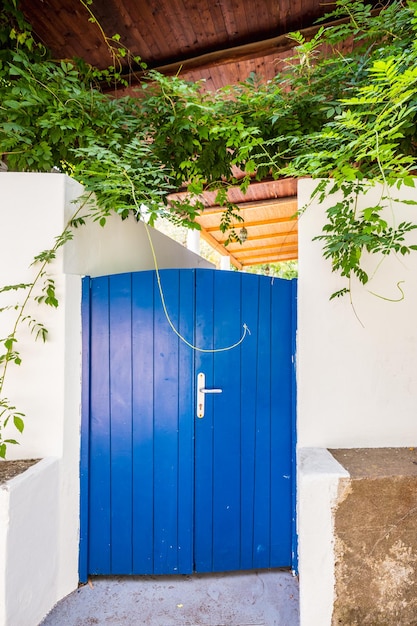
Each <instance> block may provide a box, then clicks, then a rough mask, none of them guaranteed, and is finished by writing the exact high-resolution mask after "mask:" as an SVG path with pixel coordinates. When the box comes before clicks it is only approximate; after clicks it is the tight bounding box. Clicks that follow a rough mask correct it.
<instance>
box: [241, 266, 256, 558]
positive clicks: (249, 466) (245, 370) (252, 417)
mask: <svg viewBox="0 0 417 626" xmlns="http://www.w3.org/2000/svg"><path fill="white" fill-rule="evenodd" d="M259 283H260V279H259V276H256V275H248V276H245V277H244V282H243V292H242V322H243V323H246V325H247V326H248V328H249V330H250V335H248V336H247V337H246V338H245V341H244V342H243V343H242V347H241V355H242V362H241V382H240V385H241V394H242V409H241V422H242V431H241V446H242V459H243V462H242V501H241V515H242V528H241V564H240V567H241V569H242V570H247V569H252V568H253V567H254V564H253V542H254V534H253V533H254V497H255V440H256V393H257V357H256V355H257V349H258V339H259V336H258V333H259V326H260V325H259Z"/></svg>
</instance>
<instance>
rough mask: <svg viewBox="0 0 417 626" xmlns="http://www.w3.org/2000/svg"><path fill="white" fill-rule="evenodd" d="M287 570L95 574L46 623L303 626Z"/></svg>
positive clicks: (293, 582)
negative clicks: (218, 572) (185, 573)
mask: <svg viewBox="0 0 417 626" xmlns="http://www.w3.org/2000/svg"><path fill="white" fill-rule="evenodd" d="M299 623H300V622H299V611H298V581H297V579H296V578H294V577H293V576H292V575H291V573H290V572H288V571H283V570H282V571H279V570H266V571H257V572H255V571H253V572H239V573H226V574H194V575H193V576H125V577H122V576H115V577H112V578H108V577H95V578H92V582H91V586H90V585H85V586H84V587H80V589H78V591H74V592H73V593H71V594H70V595H69V596H67V597H66V598H64V600H62V601H61V602H60V603H59V604H58V605H57V606H56V607H55V608H54V609H53V610H52V611H51V613H50V614H49V615H48V616H47V617H46V618H45V620H44V621H43V622H42V626H88V625H92V624H96V625H97V624H98V625H100V624H102V625H104V624H106V625H107V624H108V625H109V626H122V625H123V626H139V625H141V626H142V625H143V626H249V625H253V626H299Z"/></svg>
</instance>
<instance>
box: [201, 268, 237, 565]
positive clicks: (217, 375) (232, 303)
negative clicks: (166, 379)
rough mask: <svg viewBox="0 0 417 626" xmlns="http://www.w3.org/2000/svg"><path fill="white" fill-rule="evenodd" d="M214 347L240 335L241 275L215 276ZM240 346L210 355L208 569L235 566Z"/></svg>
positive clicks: (224, 273) (221, 345)
mask: <svg viewBox="0 0 417 626" xmlns="http://www.w3.org/2000/svg"><path fill="white" fill-rule="evenodd" d="M213 309H214V347H215V348H216V347H227V346H233V345H234V344H236V343H237V342H238V341H239V339H240V338H241V336H242V320H241V315H240V310H241V276H240V275H235V274H234V273H232V272H216V274H215V284H214V293H213ZM240 355H241V348H240V346H237V347H234V348H230V349H228V350H225V351H222V352H217V353H214V354H213V364H214V376H213V382H212V384H213V387H217V388H221V389H223V392H222V393H221V394H218V395H217V394H214V395H209V396H208V397H207V398H206V402H207V403H208V404H212V410H213V413H214V419H213V440H214V453H213V569H214V571H227V570H237V569H239V567H240V535H241V517H240V514H241V510H240V509H241V507H240V497H241V472H240V470H241V429H240V422H241V419H240V415H241V388H240Z"/></svg>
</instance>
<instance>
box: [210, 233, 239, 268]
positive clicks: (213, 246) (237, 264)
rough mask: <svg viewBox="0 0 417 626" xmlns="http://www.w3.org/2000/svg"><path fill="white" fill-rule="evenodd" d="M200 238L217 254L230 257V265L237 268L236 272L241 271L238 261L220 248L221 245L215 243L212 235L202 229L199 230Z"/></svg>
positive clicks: (222, 247)
mask: <svg viewBox="0 0 417 626" xmlns="http://www.w3.org/2000/svg"><path fill="white" fill-rule="evenodd" d="M200 233H201V236H202V238H203V239H204V240H205V241H207V243H208V244H209V245H210V246H211V247H212V248H213V249H214V250H216V251H217V252H218V253H219V254H221V255H222V256H228V257H230V263H231V264H232V265H234V266H235V267H237V269H238V270H241V269H242V267H243V266H242V263H241V262H240V261H238V259H236V257H234V256H233V254H230V252H228V251H227V249H226V248H225V247H224V246H222V244H221V243H219V242H218V241H217V239H215V238H214V237H213V236H212V235H210V233H208V232H206V231H205V230H204V228H202V229H201V231H200Z"/></svg>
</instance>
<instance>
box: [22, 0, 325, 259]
mask: <svg viewBox="0 0 417 626" xmlns="http://www.w3.org/2000/svg"><path fill="white" fill-rule="evenodd" d="M20 7H21V9H22V10H23V12H24V14H25V15H26V17H27V19H28V20H29V22H30V23H31V24H32V27H33V30H34V33H35V35H36V36H37V38H38V39H39V40H40V41H42V42H43V43H44V44H45V45H46V46H47V47H48V48H49V49H51V50H52V53H53V54H54V55H55V57H56V58H59V59H63V58H72V57H74V56H77V57H81V58H83V59H84V60H85V61H87V62H88V63H91V64H93V65H95V66H97V67H100V68H104V67H107V66H108V65H109V64H110V63H111V58H110V55H109V51H108V48H107V46H106V45H105V42H104V41H103V37H102V34H101V32H100V28H99V27H98V25H97V24H95V23H93V22H91V21H89V17H90V16H89V14H88V11H87V9H86V8H85V6H83V3H82V2H81V0H21V2H20ZM90 8H91V11H92V12H93V13H94V15H95V17H96V18H97V20H98V22H99V24H100V26H101V27H102V29H103V30H104V32H105V33H106V34H107V35H109V36H112V35H114V34H116V33H117V34H119V35H120V37H121V40H122V41H123V44H124V45H125V46H126V47H127V48H129V49H130V50H131V51H132V53H133V54H134V55H139V56H140V57H141V59H142V60H143V61H144V62H145V63H146V64H147V66H148V67H149V68H155V69H158V70H159V71H161V72H163V73H166V74H170V75H172V74H179V75H180V76H182V77H183V78H185V79H187V80H191V81H197V80H201V79H204V80H205V88H206V89H210V90H214V89H219V88H220V87H222V86H224V85H227V84H235V83H238V82H240V81H243V80H245V79H247V78H248V76H249V75H250V74H251V73H252V72H256V73H257V74H259V75H260V76H262V77H263V78H264V79H265V80H268V79H270V78H272V77H273V76H274V75H275V74H276V72H277V67H278V66H279V63H280V61H282V59H283V58H284V57H285V56H286V55H287V54H288V51H289V50H290V48H291V47H292V46H293V42H292V40H290V39H289V38H288V37H286V34H287V33H289V32H291V31H294V30H303V31H305V34H306V35H307V37H308V36H309V35H311V34H313V33H314V32H316V29H317V27H316V26H314V22H315V20H316V19H317V18H318V17H320V16H322V15H323V14H324V13H326V12H328V11H330V10H331V9H332V8H333V4H332V3H331V2H323V1H322V0H147V1H146V0H93V2H92V4H91V5H90ZM137 69H138V68H128V67H127V66H126V68H125V72H126V74H127V75H129V79H130V81H131V85H132V88H134V87H135V84H136V82H137V80H138V77H139V76H140V71H139V72H137V71H135V70H137ZM132 70H133V71H132ZM229 199H230V200H232V201H234V202H236V203H237V204H238V205H239V207H240V209H241V214H242V217H243V218H244V220H245V222H244V224H236V225H235V227H236V229H237V231H238V232H240V229H241V228H242V226H244V227H245V229H246V231H247V238H246V240H245V241H244V242H243V243H236V242H235V243H231V244H229V245H228V246H227V248H226V249H225V248H224V246H223V244H224V242H225V240H226V238H227V236H226V235H224V234H223V233H221V231H220V229H219V223H220V215H221V208H220V207H218V206H215V204H214V195H213V194H212V195H211V194H209V193H206V194H205V195H204V203H205V206H206V209H205V210H204V212H203V214H202V215H201V216H200V217H199V218H198V221H199V222H200V224H201V227H202V234H203V237H204V238H205V239H207V241H209V242H210V243H211V244H212V245H213V246H214V247H216V248H217V249H218V250H219V251H220V252H221V253H222V254H228V255H229V256H230V258H231V262H232V263H233V264H234V265H235V266H236V267H239V268H242V267H245V266H248V265H252V264H264V263H272V262H277V261H280V260H290V259H295V258H297V220H296V219H294V214H295V212H296V210H297V198H296V182H295V181H288V180H280V181H270V182H265V183H254V184H252V185H251V186H250V188H249V191H248V193H247V194H246V195H245V196H243V195H242V194H241V193H240V192H239V191H238V190H236V189H232V190H230V192H229Z"/></svg>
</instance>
